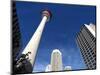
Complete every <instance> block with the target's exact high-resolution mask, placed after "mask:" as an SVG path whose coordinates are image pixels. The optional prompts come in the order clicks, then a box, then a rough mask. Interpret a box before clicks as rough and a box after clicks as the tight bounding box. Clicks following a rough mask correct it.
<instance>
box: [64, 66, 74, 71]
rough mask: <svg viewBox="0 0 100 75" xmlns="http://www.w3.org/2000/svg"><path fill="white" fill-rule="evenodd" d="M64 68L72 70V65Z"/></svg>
mask: <svg viewBox="0 0 100 75" xmlns="http://www.w3.org/2000/svg"><path fill="white" fill-rule="evenodd" d="M64 70H67V71H69V70H72V67H71V66H65V68H64Z"/></svg>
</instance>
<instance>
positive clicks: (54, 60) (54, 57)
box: [51, 49, 63, 71]
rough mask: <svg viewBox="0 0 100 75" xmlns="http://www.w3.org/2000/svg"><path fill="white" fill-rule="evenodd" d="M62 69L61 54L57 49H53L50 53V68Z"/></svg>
mask: <svg viewBox="0 0 100 75" xmlns="http://www.w3.org/2000/svg"><path fill="white" fill-rule="evenodd" d="M62 69H63V64H62V54H61V52H60V51H59V50H58V49H55V50H53V52H52V54H51V70H52V71H61V70H62Z"/></svg>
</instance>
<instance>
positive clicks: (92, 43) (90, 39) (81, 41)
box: [76, 24, 96, 69]
mask: <svg viewBox="0 0 100 75" xmlns="http://www.w3.org/2000/svg"><path fill="white" fill-rule="evenodd" d="M76 42H77V45H78V47H79V48H80V52H81V54H82V57H83V60H84V62H85V64H86V66H87V69H96V35H95V25H94V24H89V25H87V24H85V25H84V26H82V28H81V29H80V32H79V33H78V34H77V37H76Z"/></svg>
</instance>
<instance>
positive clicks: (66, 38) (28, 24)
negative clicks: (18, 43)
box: [16, 1, 96, 72]
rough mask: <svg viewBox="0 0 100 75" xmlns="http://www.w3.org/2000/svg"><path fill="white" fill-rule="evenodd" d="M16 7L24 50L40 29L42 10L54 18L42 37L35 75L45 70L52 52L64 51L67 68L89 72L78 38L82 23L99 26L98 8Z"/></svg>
mask: <svg viewBox="0 0 100 75" xmlns="http://www.w3.org/2000/svg"><path fill="white" fill-rule="evenodd" d="M16 7H17V14H18V19H19V25H20V30H21V35H22V49H21V51H22V50H23V49H24V48H25V46H26V45H27V43H28V42H29V40H30V38H31V37H32V35H33V34H34V32H35V30H36V28H37V27H38V25H39V23H40V21H41V19H42V14H41V11H42V10H44V9H48V10H50V11H51V12H52V18H51V19H50V21H49V22H47V23H46V26H45V28H44V31H43V34H42V38H41V41H40V45H39V48H38V51H37V56H36V61H35V64H34V69H33V71H34V72H43V71H45V68H46V66H47V65H48V64H50V57H51V53H52V50H53V49H59V50H60V51H61V52H62V59H63V66H64V67H65V66H67V65H70V66H71V67H72V69H73V70H78V69H86V66H85V64H84V61H83V59H82V56H81V53H80V49H79V48H78V47H77V45H76V41H75V38H76V34H77V33H78V32H79V31H80V28H81V26H82V25H83V24H89V23H93V24H96V15H95V14H96V11H95V10H96V8H95V6H82V5H70V4H51V3H36V2H21V1H20V2H19V1H17V2H16Z"/></svg>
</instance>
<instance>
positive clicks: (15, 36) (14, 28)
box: [12, 1, 21, 59]
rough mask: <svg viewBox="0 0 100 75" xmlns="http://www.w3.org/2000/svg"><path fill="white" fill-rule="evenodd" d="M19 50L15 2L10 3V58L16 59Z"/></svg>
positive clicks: (19, 36) (19, 40) (19, 41)
mask: <svg viewBox="0 0 100 75" xmlns="http://www.w3.org/2000/svg"><path fill="white" fill-rule="evenodd" d="M20 48H21V33H20V27H19V21H18V16H17V11H16V2H15V1H13V2H12V56H13V59H15V58H16V57H17V55H18V54H19V51H20Z"/></svg>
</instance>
